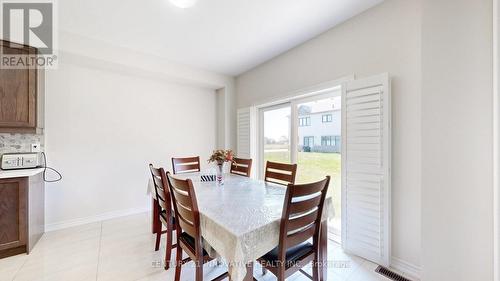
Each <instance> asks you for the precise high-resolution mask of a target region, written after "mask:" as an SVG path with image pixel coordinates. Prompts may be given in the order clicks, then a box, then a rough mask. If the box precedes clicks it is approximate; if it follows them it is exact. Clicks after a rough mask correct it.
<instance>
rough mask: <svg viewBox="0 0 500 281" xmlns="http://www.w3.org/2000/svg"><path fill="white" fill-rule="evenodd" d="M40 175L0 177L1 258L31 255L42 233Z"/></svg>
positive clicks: (43, 198) (41, 181) (41, 187)
mask: <svg viewBox="0 0 500 281" xmlns="http://www.w3.org/2000/svg"><path fill="white" fill-rule="evenodd" d="M44 205H45V184H44V181H43V176H42V174H41V173H33V174H32V175H30V176H26V177H14V178H10V177H9V178H0V258H4V257H9V256H13V255H17V254H21V253H30V251H31V250H32V249H33V247H34V246H35V244H36V243H37V242H38V240H40V238H41V237H42V235H43V233H44V232H45V211H44V210H45V208H44Z"/></svg>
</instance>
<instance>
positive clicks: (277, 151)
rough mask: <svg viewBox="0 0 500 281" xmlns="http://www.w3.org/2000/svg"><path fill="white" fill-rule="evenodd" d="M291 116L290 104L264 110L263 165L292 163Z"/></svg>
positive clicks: (262, 119)
mask: <svg viewBox="0 0 500 281" xmlns="http://www.w3.org/2000/svg"><path fill="white" fill-rule="evenodd" d="M290 116H291V106H290V103H286V104H280V105H276V106H272V107H268V108H264V109H263V110H262V114H261V122H262V123H261V124H262V131H261V132H262V133H261V135H262V137H261V143H262V145H261V147H262V151H261V153H262V157H261V159H263V162H262V163H266V162H267V161H273V162H282V163H291V162H292V159H291V155H290V151H291V149H290V147H291V146H290V139H291V138H290V132H291V130H290V128H291V124H290ZM264 165H265V164H264ZM264 165H261V167H262V168H264ZM262 171H263V169H262Z"/></svg>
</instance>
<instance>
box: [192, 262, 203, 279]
mask: <svg viewBox="0 0 500 281" xmlns="http://www.w3.org/2000/svg"><path fill="white" fill-rule="evenodd" d="M194 262H195V265H196V278H195V281H203V262H202V261H200V260H196V261H194Z"/></svg>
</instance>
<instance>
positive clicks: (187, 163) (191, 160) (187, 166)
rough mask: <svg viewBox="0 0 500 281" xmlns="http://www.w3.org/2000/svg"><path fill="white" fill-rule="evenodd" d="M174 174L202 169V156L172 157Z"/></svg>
mask: <svg viewBox="0 0 500 281" xmlns="http://www.w3.org/2000/svg"><path fill="white" fill-rule="evenodd" d="M172 169H173V170H174V174H181V173H192V172H199V171H200V156H195V157H185V158H172Z"/></svg>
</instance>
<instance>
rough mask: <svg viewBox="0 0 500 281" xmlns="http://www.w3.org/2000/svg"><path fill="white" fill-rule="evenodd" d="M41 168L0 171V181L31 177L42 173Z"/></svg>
mask: <svg viewBox="0 0 500 281" xmlns="http://www.w3.org/2000/svg"><path fill="white" fill-rule="evenodd" d="M43 170H44V169H43V168H35V169H22V170H0V179H10V178H22V177H31V176H34V175H37V174H39V173H42V172H43Z"/></svg>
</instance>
